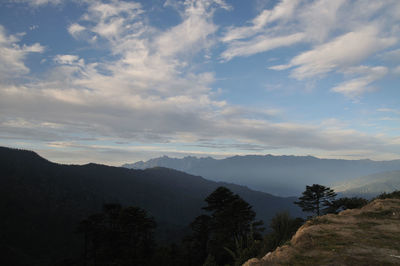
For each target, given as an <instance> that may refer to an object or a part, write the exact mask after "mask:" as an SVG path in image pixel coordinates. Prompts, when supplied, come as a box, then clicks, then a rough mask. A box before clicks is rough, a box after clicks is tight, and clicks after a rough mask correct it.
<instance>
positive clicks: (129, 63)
mask: <svg viewBox="0 0 400 266" xmlns="http://www.w3.org/2000/svg"><path fill="white" fill-rule="evenodd" d="M18 2H23V1H18ZM26 2H29V4H30V5H34V6H38V7H40V6H45V5H49V4H50V5H53V4H61V3H62V1H50V0H35V1H26ZM361 2H363V1H352V2H351V3H349V2H348V1H322V0H319V1H300V0H298V1H297V0H290V1H286V0H283V1H281V2H279V3H278V4H277V5H275V6H274V7H273V8H271V9H265V10H262V11H260V12H259V14H258V15H257V16H256V17H254V18H253V19H251V20H250V21H249V22H248V23H247V24H246V25H245V26H238V27H236V26H229V27H227V28H221V27H220V26H219V25H217V24H216V23H215V21H214V18H215V13H216V12H230V11H231V10H232V8H234V7H232V6H230V5H229V4H227V3H226V2H224V1H222V0H186V1H183V2H182V1H181V2H179V1H178V2H175V1H167V2H166V4H165V6H166V7H168V8H173V9H174V11H175V12H177V13H178V14H179V17H180V20H179V23H177V24H176V25H173V26H170V27H168V28H166V29H160V28H157V27H156V26H154V25H153V24H151V23H150V22H149V17H148V14H147V12H148V11H147V10H146V9H145V8H144V5H143V4H141V3H136V2H132V1H122V0H111V1H100V0H99V1H89V0H86V1H79V3H80V5H81V7H82V8H83V7H84V8H85V11H84V13H83V14H82V16H80V18H79V19H78V20H73V21H70V22H69V24H68V25H67V27H66V28H65V31H66V32H68V34H69V35H70V37H72V38H74V39H75V40H76V42H83V43H85V45H86V46H88V47H92V48H93V49H99V50H101V51H102V52H103V53H104V54H106V55H107V56H104V57H100V58H97V59H96V60H93V58H91V59H90V60H89V59H87V58H84V57H82V56H81V55H80V54H79V52H76V53H65V54H56V55H53V56H52V58H51V60H50V62H49V64H50V65H51V67H50V68H49V69H48V70H47V72H46V74H45V75H44V77H35V78H32V76H30V75H29V73H30V69H29V67H28V66H27V64H26V59H27V58H28V57H29V56H30V55H32V54H40V53H44V52H45V51H46V49H47V47H46V44H40V43H34V44H30V45H26V44H23V42H22V36H23V34H19V35H18V34H9V33H7V31H6V29H5V28H4V26H0V61H1V62H2V64H1V66H0V86H1V87H0V111H1V114H0V132H1V133H0V138H2V139H10V140H11V139H14V140H21V141H24V140H31V141H38V142H41V143H47V144H48V145H49V147H66V148H68V147H70V148H71V147H72V146H73V147H76V146H79V145H80V144H79V143H86V144H85V145H83V146H84V147H86V148H85V149H86V150H89V149H90V147H92V148H95V147H99V146H101V145H99V144H98V143H114V144H115V143H117V142H122V143H142V144H143V145H142V146H141V147H142V148H143V150H147V151H149V152H154V149H155V148H154V146H151V145H150V144H152V145H155V144H157V145H162V146H163V148H160V150H162V149H164V150H166V151H169V152H170V153H176V154H177V153H178V152H179V149H180V148H182V149H183V151H184V147H190V149H189V150H190V152H188V153H191V154H193V153H196V152H198V153H203V152H204V153H205V154H212V153H213V152H215V151H218V152H219V154H229V153H240V151H246V152H251V151H254V152H265V151H274V150H276V151H279V150H282V151H285V150H288V151H292V152H293V151H300V153H301V151H303V153H304V152H308V151H310V152H316V153H319V154H325V155H329V154H342V155H343V154H350V153H352V152H354V153H356V154H357V155H358V156H359V157H366V156H370V155H372V154H374V153H379V154H381V155H382V158H389V157H395V156H399V153H398V150H399V148H400V143H398V142H397V138H396V137H388V136H383V135H379V134H367V133H364V132H362V131H359V130H356V129H352V128H351V127H348V126H346V125H344V126H343V125H342V124H340V123H337V124H335V125H332V124H331V123H330V124H326V123H324V122H323V121H320V122H309V123H302V122H291V121H287V120H285V119H283V117H284V110H276V108H272V107H268V106H267V107H265V108H253V107H249V106H247V107H246V106H240V105H237V104H232V103H230V102H228V101H226V100H225V99H223V97H220V96H219V95H218V88H215V87H214V84H215V83H216V80H217V79H218V77H217V76H216V73H215V71H213V70H209V69H206V68H204V66H203V65H204V62H206V61H207V60H209V58H210V57H215V58H218V60H219V61H221V63H220V64H222V65H224V64H228V63H229V61H230V60H233V59H234V58H240V57H249V56H252V55H256V54H261V53H265V52H268V51H271V50H274V49H277V48H281V47H289V46H296V45H299V44H302V45H305V46H304V47H306V48H305V49H303V50H301V51H300V52H299V53H298V54H296V55H295V56H293V58H291V59H290V60H289V61H288V62H286V63H285V64H280V65H275V66H272V67H270V68H271V69H273V70H276V71H290V77H291V78H294V79H296V80H299V81H302V80H307V79H312V78H320V77H323V76H324V75H327V74H328V73H332V72H334V73H336V74H338V75H343V77H344V78H343V82H341V83H338V84H337V85H336V86H334V87H332V88H331V91H332V92H335V93H340V94H343V95H344V96H345V97H348V98H350V99H355V98H357V97H360V96H361V95H362V94H363V93H365V92H368V91H373V90H378V89H379V88H377V87H375V86H374V82H376V81H378V80H380V79H382V78H383V77H385V76H386V75H388V73H389V72H390V70H389V68H388V67H387V66H384V65H379V64H378V65H377V64H369V62H368V59H369V58H370V57H371V56H373V55H375V54H377V53H380V52H384V51H387V50H390V49H392V47H395V46H396V45H397V43H398V37H399V34H398V29H397V28H396V27H395V26H394V25H395V23H394V22H397V21H398V20H399V19H400V17H399V16H398V15H396V16H392V17H389V16H387V15H381V14H386V13H381V12H382V10H386V12H392V11H391V10H394V9H395V8H397V10H399V9H400V7H399V2H397V1H385V3H381V4H379V3H374V2H372V1H371V2H368V3H367V4H362V3H361ZM364 2H365V1H364ZM360 5H362V6H363V7H364V9H362V10H363V11H362V12H360V11H358V10H361V9H358V8H360ZM393 12H394V11H393ZM344 16H348V19H347V20H346V25H344V24H345V22H343V20H342V19H343V17H344ZM365 21H367V23H365ZM390 23H393V25H392V26H389V25H391V24H390ZM215 48H218V49H215ZM393 49H394V48H393ZM216 50H217V51H218V53H216V52H215V51H216ZM394 50H395V49H394ZM199 58H201V60H199ZM399 64H400V62H399ZM266 71H268V70H266ZM395 71H396V70H394V72H395ZM114 144H113V145H114ZM145 144H146V145H145ZM74 145H75V146H74ZM113 145H111V146H107V145H103V146H102V147H103V148H102V149H105V150H107V149H108V150H112V149H113V148H112V147H113ZM114 146H115V145H114ZM117 146H118V145H117ZM150 146H151V147H150ZM79 147H80V148H82V146H79ZM171 147H175V148H174V149H172V148H171ZM199 147H201V148H204V150H201V149H200V150H198V148H199ZM126 149H127V148H126ZM196 149H197V150H196ZM124 151H126V152H127V150H124ZM136 151H137V149H136ZM357 155H356V156H357Z"/></svg>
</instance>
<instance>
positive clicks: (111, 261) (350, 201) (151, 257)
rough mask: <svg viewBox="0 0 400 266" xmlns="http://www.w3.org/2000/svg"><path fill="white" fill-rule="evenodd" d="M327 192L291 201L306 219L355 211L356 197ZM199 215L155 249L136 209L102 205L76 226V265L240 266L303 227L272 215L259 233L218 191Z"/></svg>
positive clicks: (231, 198)
mask: <svg viewBox="0 0 400 266" xmlns="http://www.w3.org/2000/svg"><path fill="white" fill-rule="evenodd" d="M336 196H337V195H336V193H335V192H334V191H333V190H332V189H330V188H329V187H325V186H322V185H319V184H313V185H312V186H306V189H305V191H304V192H303V194H302V196H301V197H299V199H298V201H296V202H294V203H295V204H296V205H298V206H299V207H300V208H301V209H302V210H303V211H304V212H307V213H311V216H309V217H308V218H311V217H314V216H319V215H323V214H326V213H338V212H340V211H341V210H344V209H352V208H360V207H362V206H364V205H365V204H367V203H368V201H367V200H365V199H362V198H339V199H336ZM202 209H203V211H204V214H202V215H199V216H198V217H196V218H195V219H194V220H193V221H192V222H191V223H190V225H189V226H188V227H189V228H190V233H188V234H187V236H186V237H185V238H184V239H183V240H182V242H181V243H179V244H170V245H157V243H156V241H155V240H154V230H155V228H156V222H155V221H154V219H153V218H152V217H150V216H149V215H148V214H147V212H146V211H145V210H143V209H141V208H139V207H133V206H129V207H122V206H121V205H120V204H115V203H113V204H105V205H104V206H103V211H102V212H101V213H98V214H93V215H91V216H89V217H88V218H86V219H84V220H83V221H81V223H80V224H79V226H78V229H77V232H78V233H80V234H81V235H82V236H83V242H84V244H83V252H82V253H83V254H82V257H81V258H80V259H79V260H77V261H76V265H85V266H86V265H95V266H101V265H121V266H125V265H145V266H147V265H166V266H168V265H171V266H172V265H188V266H201V265H203V266H217V265H242V264H243V263H244V262H245V261H247V260H248V259H250V258H253V257H260V256H263V255H265V254H266V253H268V252H269V251H272V250H274V249H275V248H277V247H278V246H280V245H282V244H284V243H285V242H287V241H289V240H290V239H291V237H292V236H293V235H294V234H295V232H296V231H297V229H298V228H299V227H300V226H301V225H302V224H303V223H304V222H305V220H303V219H302V218H292V217H290V215H289V214H288V213H287V212H281V213H277V214H276V215H275V217H274V218H273V219H272V220H271V222H270V224H269V231H268V232H267V233H264V230H265V228H264V226H263V222H262V221H260V220H257V219H256V213H255V212H254V211H253V209H252V206H251V205H250V204H248V203H247V202H246V201H245V200H243V199H242V198H241V197H240V196H239V195H237V194H234V193H233V192H232V191H230V190H229V189H227V188H225V187H219V188H217V189H216V190H215V191H214V192H212V193H211V194H210V195H209V196H208V197H206V198H205V206H204V207H203V208H202Z"/></svg>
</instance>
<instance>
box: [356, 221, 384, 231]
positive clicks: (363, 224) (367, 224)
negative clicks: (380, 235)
mask: <svg viewBox="0 0 400 266" xmlns="http://www.w3.org/2000/svg"><path fill="white" fill-rule="evenodd" d="M376 225H379V223H375V222H361V223H357V226H358V227H359V228H360V229H362V230H368V229H371V228H372V227H374V226H376Z"/></svg>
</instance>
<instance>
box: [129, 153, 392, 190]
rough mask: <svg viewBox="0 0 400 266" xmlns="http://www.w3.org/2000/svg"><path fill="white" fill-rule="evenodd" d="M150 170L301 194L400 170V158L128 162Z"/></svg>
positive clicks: (234, 158)
mask: <svg viewBox="0 0 400 266" xmlns="http://www.w3.org/2000/svg"><path fill="white" fill-rule="evenodd" d="M123 167H126V168H133V169H147V168H152V167H167V168H172V169H176V170H179V171H184V172H186V173H189V174H193V175H200V176H202V177H204V178H206V179H210V180H214V181H218V182H220V181H222V182H229V183H235V184H239V185H244V186H248V187H249V188H251V189H255V190H259V191H263V192H266V193H271V194H274V195H277V196H298V195H300V194H301V193H302V192H303V191H304V189H305V186H306V185H310V184H321V185H325V186H335V185H337V184H341V183H343V182H348V181H350V180H352V179H355V178H358V177H360V176H367V175H372V174H377V173H381V172H387V171H395V170H400V160H392V161H372V160H342V159H319V158H316V157H313V156H273V155H265V156H261V155H246V156H233V157H228V158H225V159H214V158H211V157H206V158H197V157H192V156H189V157H184V158H181V159H178V158H170V157H167V156H163V157H159V158H154V159H150V160H148V161H146V162H143V161H139V162H136V163H132V164H124V165H123Z"/></svg>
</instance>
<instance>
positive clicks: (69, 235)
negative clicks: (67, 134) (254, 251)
mask: <svg viewBox="0 0 400 266" xmlns="http://www.w3.org/2000/svg"><path fill="white" fill-rule="evenodd" d="M221 185H223V186H225V187H227V188H229V189H230V190H232V191H233V192H234V193H236V194H238V195H240V197H242V198H243V199H244V200H245V201H247V202H248V203H249V204H251V205H252V206H253V209H254V211H255V212H256V213H257V215H258V216H257V219H261V220H264V222H265V224H269V220H270V219H271V218H272V217H273V216H274V214H275V213H276V212H278V211H280V210H289V211H291V213H292V215H293V216H299V215H300V210H299V209H298V208H297V207H296V206H295V205H294V204H293V198H279V197H275V196H272V195H269V194H266V193H262V192H257V191H252V190H250V189H248V188H246V187H243V186H238V185H233V184H225V183H217V182H213V181H208V180H206V179H204V178H202V177H199V176H192V175H188V174H186V173H183V172H179V171H176V170H171V169H166V168H154V169H148V170H131V169H126V168H121V167H110V166H106V165H98V164H87V165H62V164H56V163H52V162H50V161H48V160H45V159H43V158H42V157H40V156H39V155H37V154H36V153H34V152H31V151H24V150H16V149H10V148H4V147H0V211H1V213H2V219H0V228H1V237H0V250H1V251H2V252H3V253H5V255H4V256H1V259H2V260H5V259H9V260H10V261H12V262H13V263H11V264H10V263H5V262H4V263H3V261H0V264H1V265H24V264H25V265H26V263H25V262H27V261H28V262H29V263H28V264H29V265H54V264H55V261H56V260H57V261H60V260H64V259H65V260H67V259H69V258H73V257H76V256H75V254H76V253H77V252H80V251H81V250H82V245H83V241H82V239H81V238H80V237H78V236H77V235H76V234H74V231H75V228H76V225H77V224H78V223H79V221H81V220H83V219H84V218H86V217H87V216H88V215H90V214H93V213H97V212H100V211H101V208H102V205H103V204H104V203H108V202H118V203H119V204H121V205H122V206H123V207H127V206H138V207H140V208H142V209H144V210H146V211H147V212H148V213H149V215H150V216H152V217H154V219H155V221H156V222H157V225H158V226H157V229H156V234H155V237H156V239H157V240H158V241H164V242H165V241H177V240H179V239H180V237H182V236H183V235H184V233H185V230H184V229H185V228H186V227H187V226H188V225H189V224H190V222H191V221H193V219H194V218H195V217H196V216H198V215H200V214H201V213H202V211H201V207H202V206H203V204H204V203H203V200H204V198H206V197H207V196H208V195H209V194H210V193H211V192H212V191H214V190H215V189H216V188H217V187H219V186H221ZM188 230H189V229H188Z"/></svg>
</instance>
